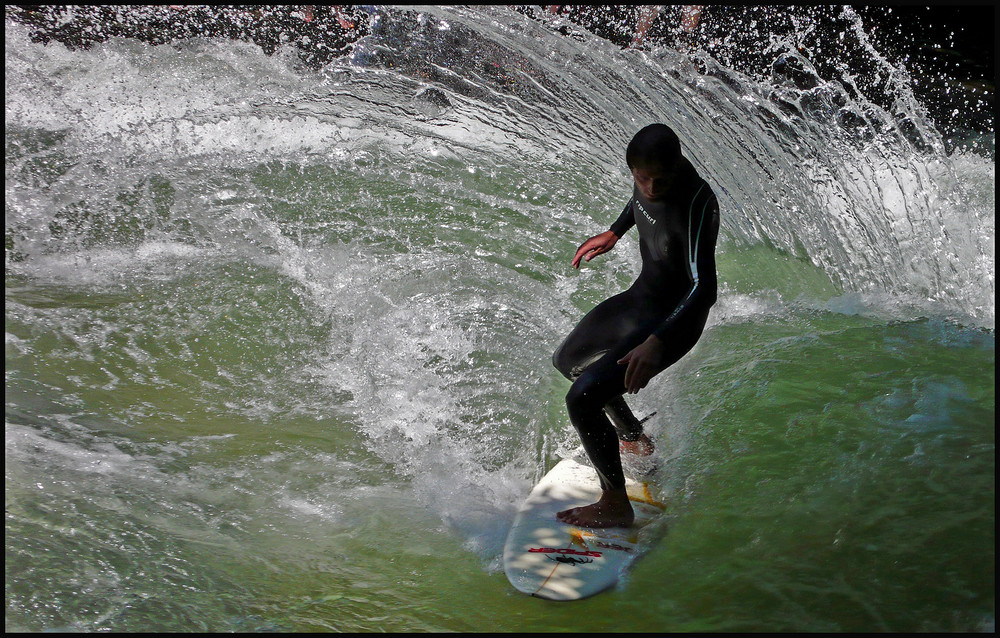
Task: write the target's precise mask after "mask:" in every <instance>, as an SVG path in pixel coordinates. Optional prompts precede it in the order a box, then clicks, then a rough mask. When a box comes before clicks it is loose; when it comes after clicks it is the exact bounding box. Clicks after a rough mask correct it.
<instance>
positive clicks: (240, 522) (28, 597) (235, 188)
mask: <svg viewBox="0 0 1000 638" xmlns="http://www.w3.org/2000/svg"><path fill="white" fill-rule="evenodd" d="M376 15H377V17H375V18H374V19H375V20H376V22H375V24H374V25H373V27H372V30H371V33H370V35H368V36H366V37H365V38H364V39H362V40H361V41H359V42H358V43H357V44H356V45H355V46H354V48H353V49H352V50H351V51H350V52H349V53H347V54H345V56H344V57H342V58H340V59H338V60H336V61H334V62H333V63H331V64H329V65H327V66H325V67H323V68H321V69H310V68H304V67H303V66H302V65H301V64H300V63H299V61H298V59H297V58H296V56H295V54H294V52H293V51H290V50H284V49H281V50H279V51H278V52H277V53H275V54H274V55H270V56H268V55H265V54H264V53H262V52H261V50H260V49H259V48H258V47H256V46H254V45H253V44H250V43H247V42H241V41H238V40H225V39H190V40H183V41H179V42H175V43H173V44H162V45H158V46H153V45H150V44H145V43H142V42H139V41H136V40H129V39H111V40H109V41H107V42H104V43H102V44H99V45H97V46H94V47H91V48H89V49H76V50H70V49H67V48H66V47H65V46H63V45H61V44H58V43H54V42H53V43H50V44H48V45H43V44H38V43H33V42H32V41H31V40H30V39H29V37H28V30H27V28H26V27H25V26H24V25H21V24H16V23H14V22H12V21H10V20H7V21H6V22H5V34H4V39H5V54H4V56H5V71H6V79H5V87H6V92H5V105H6V118H5V127H4V140H5V149H6V152H5V171H6V181H5V244H6V250H5V343H6V349H5V368H6V372H5V442H6V443H5V456H4V460H5V512H6V523H5V540H6V557H5V558H6V560H5V567H4V575H5V593H6V602H7V607H6V616H5V628H6V630H8V631H17V630H22V631H23V630H27V631H42V630H71V631H100V630H113V631H201V630H208V631H267V630H278V631H327V630H329V631H470V632H471V631H487V630H489V631H500V632H508V631H509V632H514V631H517V632H521V631H685V630H696V631H865V630H874V631H952V630H967V631H976V630H992V629H993V627H994V622H995V621H994V604H995V589H994V588H995V585H994V582H995V581H994V562H995V560H994V559H995V547H994V521H995V518H994V515H995V506H994V498H995V488H994V482H995V451H994V419H995V408H994V396H995V395H994V384H995V253H994V245H995V235H994V211H995V195H994V193H995V169H994V161H993V156H992V150H991V149H990V150H987V151H986V152H983V151H982V150H980V151H979V152H978V153H977V152H971V151H959V152H955V153H952V154H951V155H948V154H946V153H945V150H944V149H945V146H944V144H943V143H942V141H941V139H940V136H939V135H937V133H936V132H935V131H934V129H933V127H931V126H930V124H928V123H927V121H926V119H923V118H922V112H921V109H920V105H919V104H918V103H917V102H916V101H915V100H914V99H913V96H912V94H910V93H909V92H908V91H907V90H906V87H905V82H898V84H897V85H895V88H893V90H895V91H897V93H898V95H897V98H898V99H897V108H898V109H899V110H900V112H902V113H903V114H904V115H906V116H907V119H908V121H909V123H910V124H909V125H908V126H907V127H900V126H899V125H897V122H898V121H899V118H898V114H890V113H887V112H886V111H885V110H883V109H882V108H881V107H879V106H877V105H875V104H873V103H871V102H868V101H867V100H866V99H865V98H864V96H863V95H858V94H857V93H856V92H854V91H849V90H847V89H846V88H845V85H846V83H847V80H846V79H842V80H843V82H839V81H837V79H836V78H834V79H830V78H823V79H821V78H816V81H815V82H812V83H806V86H805V87H803V85H802V82H801V73H806V74H808V73H809V71H810V69H811V68H812V67H811V64H810V62H809V60H808V58H807V57H805V55H804V54H803V53H801V52H798V51H797V50H796V49H795V48H794V47H790V46H787V44H788V43H787V42H780V41H779V42H776V41H773V40H772V41H771V42H769V43H768V42H762V45H761V46H762V50H764V51H765V53H766V52H767V51H772V52H773V54H774V56H775V59H776V60H779V59H780V60H781V64H776V65H775V67H774V72H773V73H771V75H770V76H768V77H751V76H748V75H744V74H743V73H741V72H739V71H736V70H734V69H729V68H726V67H725V66H722V65H721V64H720V63H718V62H716V61H714V60H713V58H711V57H710V56H707V55H703V54H702V53H701V52H699V51H680V50H675V49H670V48H664V47H659V48H658V47H652V48H647V49H646V50H623V49H620V48H619V47H617V46H614V45H612V44H611V43H609V42H607V41H605V40H601V39H600V38H597V37H594V36H593V35H591V34H588V33H587V32H585V31H583V30H578V31H577V32H575V33H574V34H571V35H570V36H566V35H562V34H561V33H559V32H558V31H557V30H556V29H555V28H553V25H552V24H551V23H547V22H546V21H545V20H533V19H530V18H529V17H527V16H525V15H522V14H520V13H517V12H514V11H512V10H509V9H506V8H503V7H475V8H466V9H459V8H428V9H414V8H411V9H407V10H390V9H380V10H379V11H378V12H377V14H376ZM854 19H855V20H856V17H855V18H854ZM859 33H860V31H859ZM862 45H865V46H868V47H869V49H868V50H869V51H870V53H871V56H872V64H887V63H886V62H885V61H884V60H881V61H880V58H879V55H878V51H877V50H876V48H875V47H874V45H872V44H871V43H867V44H866V43H864V42H862ZM767 47H771V48H770V49H769V48H767ZM787 68H795V69H796V73H797V74H798V75H796V76H795V77H797V78H798V81H796V79H795V77H792V75H789V74H784V73H783V71H782V69H787ZM895 73H897V74H899V73H905V71H904V70H902V69H896V70H895ZM810 84H812V86H809V85H810ZM654 121H662V122H665V123H667V124H669V125H671V126H672V127H674V128H675V130H677V131H678V133H679V135H680V137H681V140H682V145H683V149H684V152H685V154H686V155H687V156H688V157H689V158H690V159H691V161H692V162H693V163H694V165H695V166H696V167H697V168H698V170H699V171H700V172H701V173H702V174H703V175H704V176H706V177H707V179H708V180H709V182H710V183H711V184H712V185H713V186H714V187H715V189H716V193H717V194H718V197H719V201H720V208H721V211H722V230H721V233H720V246H719V251H718V266H719V276H720V282H721V291H720V299H719V302H718V304H717V305H716V307H715V308H714V309H713V312H712V315H711V318H710V320H709V325H708V328H707V330H706V333H705V335H704V338H703V339H702V341H701V343H700V344H699V345H698V347H697V348H696V349H695V350H694V351H692V352H691V353H690V354H689V355H688V356H687V357H686V358H685V359H683V360H682V361H681V362H680V363H678V364H677V365H676V366H674V367H673V368H671V369H670V370H669V371H667V372H666V373H664V374H662V375H660V376H659V377H657V378H656V379H655V380H654V381H653V382H652V383H651V385H650V386H649V387H648V388H647V389H645V390H644V391H643V392H642V393H640V394H639V395H638V397H637V398H636V399H635V402H634V405H635V407H636V412H637V413H639V414H640V415H643V414H647V413H652V412H655V413H656V414H655V416H654V417H653V418H652V419H651V420H650V421H649V422H648V426H647V427H648V431H649V432H650V433H651V435H652V436H653V437H654V439H655V440H656V442H657V446H658V447H657V452H656V455H657V460H658V461H659V465H660V475H661V478H662V482H663V490H664V494H663V500H664V501H665V502H666V503H667V505H668V515H667V516H666V517H665V518H664V519H663V521H662V523H661V524H660V526H659V528H658V530H657V531H658V533H656V534H652V535H651V536H650V540H649V541H648V546H647V547H646V550H645V554H644V556H643V557H642V558H641V559H640V561H639V562H638V563H637V564H636V566H635V568H634V569H633V570H632V571H631V572H630V573H629V574H627V575H626V577H625V578H624V579H623V580H622V582H621V584H620V585H619V586H618V587H617V588H615V589H613V590H611V591H609V592H607V593H605V594H602V595H599V596H597V597H594V598H591V599H588V600H585V601H582V602H578V603H572V604H553V603H550V602H546V601H542V600H538V599H533V598H530V597H526V596H523V595H522V594H519V593H517V592H515V591H513V589H512V588H511V587H510V586H509V585H508V583H507V581H506V578H505V576H504V574H503V571H502V567H501V552H502V548H503V542H504V538H505V535H506V532H507V529H508V528H509V526H510V524H511V522H512V520H513V516H514V512H515V511H516V508H517V506H518V505H519V503H520V502H521V500H522V499H523V498H524V497H525V495H526V494H527V492H528V490H529V489H530V488H531V486H532V485H533V484H534V482H535V481H536V480H537V479H538V478H539V477H540V476H541V475H542V474H543V473H544V472H545V471H546V470H547V469H548V468H550V467H552V466H553V465H554V464H555V463H556V462H557V461H558V460H559V458H561V457H563V456H567V455H570V454H572V453H573V452H574V451H575V449H576V447H577V445H578V441H577V438H576V435H575V433H574V432H573V430H572V427H571V426H570V425H569V423H568V421H567V419H566V416H565V406H564V403H563V397H564V395H565V392H566V390H567V389H568V383H567V382H566V381H565V380H564V379H562V378H561V377H560V376H559V374H558V373H557V372H556V371H555V369H554V368H552V366H551V362H550V357H551V353H552V351H553V349H554V348H555V347H556V346H557V345H558V344H559V342H560V341H561V339H562V338H563V337H564V336H565V335H566V334H567V333H568V331H569V330H571V329H572V327H573V326H574V325H575V323H576V321H578V320H579V318H580V317H581V316H582V315H583V313H585V312H586V311H587V310H589V309H590V308H591V307H593V305H594V304H596V303H598V302H599V301H601V300H603V299H604V298H606V297H607V296H609V295H611V294H614V293H616V292H618V291H620V290H622V289H624V288H625V287H627V286H628V285H629V284H630V283H631V281H632V280H633V278H634V277H635V275H636V274H637V272H638V267H639V259H638V246H637V243H636V237H635V236H634V233H633V234H632V235H629V236H626V238H625V239H624V240H623V241H621V242H619V244H618V246H617V248H616V250H615V251H614V252H613V253H611V254H609V255H605V256H603V257H601V258H598V259H596V260H594V261H593V262H590V263H589V264H587V265H585V266H584V267H583V268H581V269H580V270H579V271H576V270H574V269H573V268H572V267H571V266H570V260H571V258H572V255H573V253H574V251H575V249H576V246H577V245H578V244H579V243H580V242H581V241H583V240H584V239H585V238H587V237H589V236H591V235H593V234H596V233H598V232H601V231H603V230H605V229H606V228H607V227H608V225H609V224H610V223H611V221H613V220H614V218H615V217H616V216H617V214H618V212H619V211H620V210H621V208H622V206H623V205H624V202H625V201H626V200H627V198H628V197H629V195H630V193H631V185H630V180H629V174H628V172H627V169H626V167H625V166H624V160H623V150H624V147H625V145H626V143H627V142H628V140H629V139H630V138H631V136H632V135H633V134H634V132H635V131H636V130H638V129H639V128H641V127H642V126H644V125H646V124H648V123H651V122H654Z"/></svg>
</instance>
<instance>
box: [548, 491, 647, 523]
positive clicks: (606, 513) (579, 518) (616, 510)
mask: <svg viewBox="0 0 1000 638" xmlns="http://www.w3.org/2000/svg"><path fill="white" fill-rule="evenodd" d="M556 518H557V519H559V520H560V521H562V522H563V523H570V524H571V525H579V526H580V527H629V526H630V525H632V522H633V521H634V520H635V512H633V511H632V504H631V503H629V502H628V494H626V492H625V490H620V491H615V492H602V493H601V500H599V501H597V502H596V503H594V504H592V505H584V506H583V507H573V508H570V509H568V510H563V511H561V512H559V513H558V514H556Z"/></svg>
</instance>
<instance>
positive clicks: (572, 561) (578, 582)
mask: <svg viewBox="0 0 1000 638" xmlns="http://www.w3.org/2000/svg"><path fill="white" fill-rule="evenodd" d="M625 489H626V491H627V492H628V495H629V500H630V501H631V502H632V509H633V510H634V511H635V523H634V524H633V525H632V526H631V527H628V528H623V527H609V528H606V529H591V528H586V527H578V526H576V525H570V524H567V523H562V522H560V521H558V520H556V513H557V512H560V511H562V510H564V509H567V508H570V507H577V506H580V505H589V504H590V503H595V502H597V500H598V499H599V498H600V496H601V488H600V484H599V483H598V479H597V472H596V471H595V470H594V468H592V467H590V466H589V465H583V464H581V463H578V462H576V461H574V460H572V459H563V460H562V461H560V462H559V463H558V464H557V465H556V466H555V467H554V468H552V470H550V471H549V473H548V474H546V475H545V476H544V477H543V478H542V480H541V481H540V482H539V483H538V485H536V486H535V488H534V489H533V490H531V493H530V494H529V495H528V498H527V499H526V500H525V501H524V504H523V505H522V506H521V508H520V510H519V511H518V513H517V516H516V517H515V519H514V525H513V527H511V529H510V532H509V533H508V534H507V543H506V545H505V546H504V552H503V562H504V571H505V572H506V573H507V579H508V580H510V582H511V584H512V585H513V586H514V587H515V588H516V589H518V590H519V591H522V592H524V593H526V594H531V595H533V596H539V597H541V598H548V599H550V600H577V599H580V598H586V597H587V596H592V595H594V594H596V593H598V592H601V591H603V590H605V589H607V588H609V587H612V586H614V585H615V583H617V582H618V579H619V578H620V577H621V575H622V573H623V572H624V570H625V569H627V568H628V566H629V565H630V564H631V563H632V561H634V560H635V558H636V557H637V555H638V551H639V547H638V541H639V531H640V529H641V528H642V527H643V526H644V525H646V524H648V523H649V522H650V521H652V520H654V519H655V518H657V517H658V516H660V515H661V514H662V513H663V511H664V510H665V509H666V506H665V505H663V504H662V503H660V502H658V501H657V500H656V499H655V498H654V497H653V488H652V486H651V485H650V484H649V483H643V482H639V481H636V480H633V479H631V478H626V483H625Z"/></svg>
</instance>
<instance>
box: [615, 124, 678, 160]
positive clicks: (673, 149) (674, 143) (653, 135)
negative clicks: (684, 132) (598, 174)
mask: <svg viewBox="0 0 1000 638" xmlns="http://www.w3.org/2000/svg"><path fill="white" fill-rule="evenodd" d="M680 157H681V141H680V140H679V139H678V138H677V134H676V133H674V131H673V129H672V128H670V127H669V126H667V125H666V124H650V125H649V126H647V127H645V128H644V129H642V130H641V131H639V132H638V133H636V134H635V137H633V138H632V141H631V142H629V143H628V148H627V149H625V163H626V164H628V167H629V169H632V168H636V167H639V168H645V167H649V166H663V167H666V168H669V167H671V166H673V165H674V164H675V163H676V162H677V160H678V159H680Z"/></svg>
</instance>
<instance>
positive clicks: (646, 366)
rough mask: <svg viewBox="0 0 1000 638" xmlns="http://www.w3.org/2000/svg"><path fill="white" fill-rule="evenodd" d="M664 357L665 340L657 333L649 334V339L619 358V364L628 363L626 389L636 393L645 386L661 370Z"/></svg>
mask: <svg viewBox="0 0 1000 638" xmlns="http://www.w3.org/2000/svg"><path fill="white" fill-rule="evenodd" d="M662 357H663V342H662V341H660V338H659V337H657V336H656V335H649V338H648V339H646V340H645V341H643V342H642V343H640V344H639V345H638V346H636V347H635V348H633V349H632V350H631V351H630V352H629V353H628V354H627V355H625V356H624V357H622V358H621V359H619V360H618V363H619V364H625V363H627V364H628V368H626V369H625V391H626V392H628V393H629V394H635V393H636V392H638V391H639V390H641V389H643V388H645V387H646V384H647V383H649V380H650V379H652V378H653V377H654V376H656V373H657V372H658V371H659V368H660V361H661V360H662Z"/></svg>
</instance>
